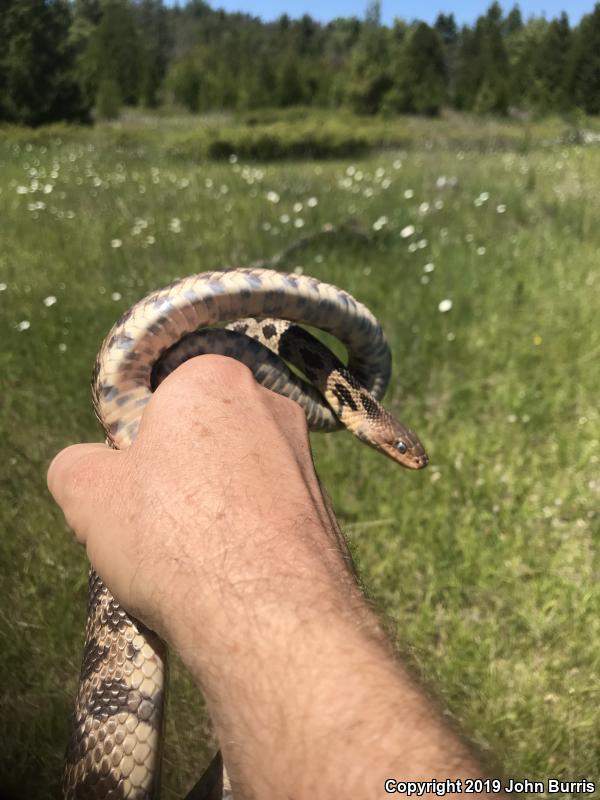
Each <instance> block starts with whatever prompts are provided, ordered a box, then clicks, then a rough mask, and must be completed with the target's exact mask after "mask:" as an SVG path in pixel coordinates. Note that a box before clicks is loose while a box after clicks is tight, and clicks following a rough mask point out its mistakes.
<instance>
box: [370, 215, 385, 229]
mask: <svg viewBox="0 0 600 800" xmlns="http://www.w3.org/2000/svg"><path fill="white" fill-rule="evenodd" d="M387 224H388V218H387V217H379V219H376V220H375V222H374V223H373V230H374V231H380V230H381V229H382V228H383V227H385V226H386V225H387Z"/></svg>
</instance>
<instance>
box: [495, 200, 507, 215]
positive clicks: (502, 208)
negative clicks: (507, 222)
mask: <svg viewBox="0 0 600 800" xmlns="http://www.w3.org/2000/svg"><path fill="white" fill-rule="evenodd" d="M496 211H497V212H498V214H504V212H505V211H506V206H505V205H504V203H500V204H499V205H497V206H496Z"/></svg>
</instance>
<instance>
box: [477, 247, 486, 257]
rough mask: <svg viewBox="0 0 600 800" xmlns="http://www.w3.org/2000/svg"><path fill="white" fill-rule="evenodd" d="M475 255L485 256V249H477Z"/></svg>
mask: <svg viewBox="0 0 600 800" xmlns="http://www.w3.org/2000/svg"><path fill="white" fill-rule="evenodd" d="M477 255H478V256H484V255H485V247H478V248H477Z"/></svg>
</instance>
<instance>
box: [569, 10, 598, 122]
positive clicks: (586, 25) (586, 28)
mask: <svg viewBox="0 0 600 800" xmlns="http://www.w3.org/2000/svg"><path fill="white" fill-rule="evenodd" d="M569 89H570V91H571V93H572V97H573V101H574V103H575V105H577V106H579V108H581V109H582V110H583V111H585V112H586V113H587V114H598V113H600V3H597V4H596V5H595V7H594V10H593V11H592V13H591V14H587V15H586V16H585V17H583V19H582V20H581V22H580V24H579V29H578V31H577V34H576V36H575V41H574V43H573V50H572V56H571V64H570V76H569Z"/></svg>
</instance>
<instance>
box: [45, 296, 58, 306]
mask: <svg viewBox="0 0 600 800" xmlns="http://www.w3.org/2000/svg"><path fill="white" fill-rule="evenodd" d="M43 303H44V305H45V306H46V308H50V306H53V305H54V304H55V303H56V297H54V295H53V294H49V295H48V297H44V300H43Z"/></svg>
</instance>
